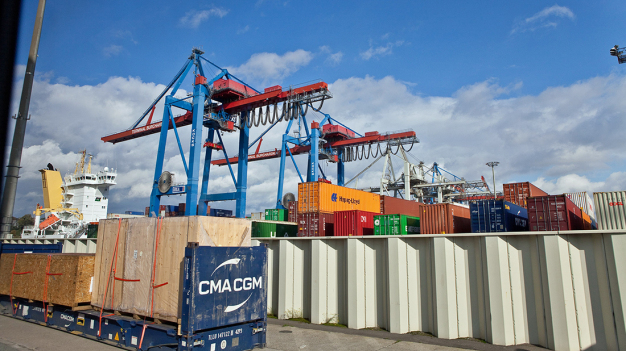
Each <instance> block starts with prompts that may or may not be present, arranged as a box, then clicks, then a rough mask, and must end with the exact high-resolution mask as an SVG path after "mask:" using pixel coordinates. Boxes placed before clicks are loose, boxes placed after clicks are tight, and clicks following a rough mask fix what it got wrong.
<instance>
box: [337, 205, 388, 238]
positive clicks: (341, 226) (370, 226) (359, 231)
mask: <svg viewBox="0 0 626 351" xmlns="http://www.w3.org/2000/svg"><path fill="white" fill-rule="evenodd" d="M377 214H378V213H374V212H366V211H358V210H356V211H337V212H335V219H334V235H335V236H363V235H373V234H374V216H375V215H377Z"/></svg>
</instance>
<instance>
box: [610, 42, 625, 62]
mask: <svg viewBox="0 0 626 351" xmlns="http://www.w3.org/2000/svg"><path fill="white" fill-rule="evenodd" d="M625 50H626V47H622V48H620V47H619V46H618V45H615V46H614V47H612V48H611V50H610V51H609V53H610V54H611V56H615V57H617V62H618V63H620V64H622V63H626V55H625V54H624V51H625Z"/></svg>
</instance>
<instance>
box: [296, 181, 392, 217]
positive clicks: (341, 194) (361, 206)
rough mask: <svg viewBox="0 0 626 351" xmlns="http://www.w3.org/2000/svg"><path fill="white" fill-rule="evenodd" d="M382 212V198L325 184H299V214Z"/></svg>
mask: <svg viewBox="0 0 626 351" xmlns="http://www.w3.org/2000/svg"><path fill="white" fill-rule="evenodd" d="M349 210H360V211H367V212H378V211H380V196H379V195H378V194H372V193H368V192H365V191H361V190H356V189H350V188H346V187H343V186H339V185H334V184H328V183H325V182H309V183H300V184H298V213H310V212H320V213H334V212H336V211H349Z"/></svg>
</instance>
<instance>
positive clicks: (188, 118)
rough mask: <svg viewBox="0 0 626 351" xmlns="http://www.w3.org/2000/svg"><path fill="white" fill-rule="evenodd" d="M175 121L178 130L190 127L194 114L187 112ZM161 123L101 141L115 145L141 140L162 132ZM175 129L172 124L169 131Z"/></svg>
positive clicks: (121, 133) (106, 137) (127, 131)
mask: <svg viewBox="0 0 626 351" xmlns="http://www.w3.org/2000/svg"><path fill="white" fill-rule="evenodd" d="M174 121H176V127H177V128H180V127H184V126H188V125H190V124H191V123H192V122H193V114H192V113H191V112H187V113H185V114H184V115H181V116H178V117H176V118H174ZM161 123H162V121H159V122H155V123H151V124H148V125H145V126H141V127H137V128H134V129H131V130H125V131H123V132H120V133H117V134H112V135H108V136H105V137H102V138H101V139H102V141H104V142H105V143H113V144H115V143H119V142H122V141H126V140H130V139H135V138H139V137H142V136H146V135H151V134H157V133H160V132H161ZM173 128H174V126H173V125H172V122H170V125H169V129H173Z"/></svg>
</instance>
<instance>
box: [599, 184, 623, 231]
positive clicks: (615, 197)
mask: <svg viewBox="0 0 626 351" xmlns="http://www.w3.org/2000/svg"><path fill="white" fill-rule="evenodd" d="M593 199H594V200H595V203H596V215H597V216H598V217H597V220H598V229H626V210H625V209H624V203H626V191H610V192H601V193H593Z"/></svg>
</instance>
